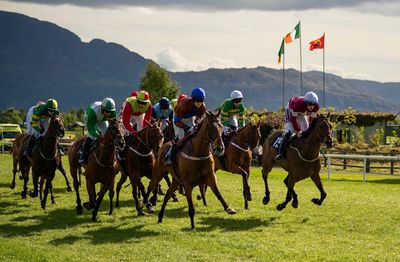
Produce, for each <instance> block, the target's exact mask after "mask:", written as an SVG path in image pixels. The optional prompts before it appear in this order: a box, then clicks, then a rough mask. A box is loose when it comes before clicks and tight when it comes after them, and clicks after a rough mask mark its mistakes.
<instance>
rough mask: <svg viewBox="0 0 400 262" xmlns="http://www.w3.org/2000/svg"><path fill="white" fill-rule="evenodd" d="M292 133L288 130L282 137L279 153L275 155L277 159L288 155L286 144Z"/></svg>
mask: <svg viewBox="0 0 400 262" xmlns="http://www.w3.org/2000/svg"><path fill="white" fill-rule="evenodd" d="M290 136H291V133H290V132H286V133H285V134H284V135H283V137H282V142H281V144H280V145H279V149H278V154H277V155H276V157H275V160H280V159H282V158H285V157H286V145H287V143H288V141H289V139H290Z"/></svg>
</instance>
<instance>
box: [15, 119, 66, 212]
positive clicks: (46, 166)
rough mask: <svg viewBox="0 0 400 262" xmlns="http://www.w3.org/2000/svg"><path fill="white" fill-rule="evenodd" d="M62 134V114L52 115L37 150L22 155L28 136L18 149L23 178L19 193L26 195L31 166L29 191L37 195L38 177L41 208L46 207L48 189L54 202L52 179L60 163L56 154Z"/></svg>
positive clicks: (32, 194)
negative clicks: (31, 190)
mask: <svg viewBox="0 0 400 262" xmlns="http://www.w3.org/2000/svg"><path fill="white" fill-rule="evenodd" d="M64 134H65V130H64V123H63V119H62V116H61V115H54V116H52V117H51V118H50V123H49V127H48V129H47V131H46V133H45V134H44V135H43V136H42V137H41V138H40V141H39V143H38V144H37V150H33V152H32V156H24V155H23V151H24V150H23V149H25V147H26V146H27V143H28V139H27V138H28V137H26V138H25V140H24V142H23V145H22V147H21V150H20V151H19V156H18V160H19V167H20V171H21V176H22V177H23V179H24V188H23V191H22V192H21V195H22V197H23V198H25V197H26V191H27V189H28V187H27V183H28V180H29V169H30V168H31V167H32V181H33V192H30V196H31V197H37V196H38V182H39V177H40V178H41V182H40V184H41V187H40V189H41V190H40V204H41V207H42V208H43V209H45V208H46V200H47V195H48V193H49V191H50V193H51V198H52V202H53V203H54V197H53V192H52V191H53V185H52V181H53V179H54V176H55V172H56V169H57V167H58V166H59V165H60V159H61V157H60V155H59V154H58V148H57V142H58V140H59V139H60V138H61V137H63V136H64ZM43 179H45V180H46V185H45V188H44V194H43V198H42V183H43V181H44V180H43Z"/></svg>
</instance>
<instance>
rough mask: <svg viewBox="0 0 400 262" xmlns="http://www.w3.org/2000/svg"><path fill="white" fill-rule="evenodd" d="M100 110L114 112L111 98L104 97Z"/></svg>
mask: <svg viewBox="0 0 400 262" xmlns="http://www.w3.org/2000/svg"><path fill="white" fill-rule="evenodd" d="M101 109H103V110H105V111H108V112H115V102H114V100H113V99H112V98H111V97H106V98H104V99H103V102H102V103H101Z"/></svg>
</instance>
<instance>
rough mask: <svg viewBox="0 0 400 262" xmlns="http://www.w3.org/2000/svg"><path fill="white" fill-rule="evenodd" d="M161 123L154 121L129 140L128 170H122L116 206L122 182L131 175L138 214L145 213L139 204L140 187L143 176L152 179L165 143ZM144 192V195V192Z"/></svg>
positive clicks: (126, 166)
mask: <svg viewBox="0 0 400 262" xmlns="http://www.w3.org/2000/svg"><path fill="white" fill-rule="evenodd" d="M159 125H160V122H157V123H152V124H150V125H149V126H147V127H146V128H144V129H142V130H140V131H139V134H138V136H137V137H135V138H133V137H132V139H130V140H129V142H128V141H127V143H129V144H128V145H127V147H128V148H127V149H128V152H127V154H126V161H124V166H125V168H126V170H123V172H121V179H120V180H119V181H118V183H117V189H116V191H117V199H116V206H119V191H120V190H121V187H122V184H123V183H124V182H125V181H126V179H127V175H128V176H129V180H130V184H131V186H132V196H133V200H134V201H135V207H136V211H137V212H138V215H144V214H145V213H144V211H143V210H142V206H141V205H140V204H139V195H138V188H139V187H142V186H143V185H142V184H141V178H142V177H143V176H146V177H147V178H149V179H151V177H152V172H153V166H154V162H155V155H157V154H158V150H159V149H160V147H161V145H162V144H163V138H164V137H163V134H162V132H161V129H160V126H159ZM127 140H128V139H127ZM125 172H127V174H125ZM143 189H144V188H143ZM155 190H157V189H155ZM142 193H143V195H144V192H142ZM152 211H153V210H150V212H152Z"/></svg>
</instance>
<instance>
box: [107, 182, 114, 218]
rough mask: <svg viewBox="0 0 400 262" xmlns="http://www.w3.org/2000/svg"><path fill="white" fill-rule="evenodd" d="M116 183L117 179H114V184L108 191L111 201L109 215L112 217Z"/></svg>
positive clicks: (112, 183)
mask: <svg viewBox="0 0 400 262" xmlns="http://www.w3.org/2000/svg"><path fill="white" fill-rule="evenodd" d="M114 181H115V178H113V180H112V182H111V183H110V187H109V189H108V198H109V199H110V211H109V212H108V214H109V215H112V213H113V198H114Z"/></svg>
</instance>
